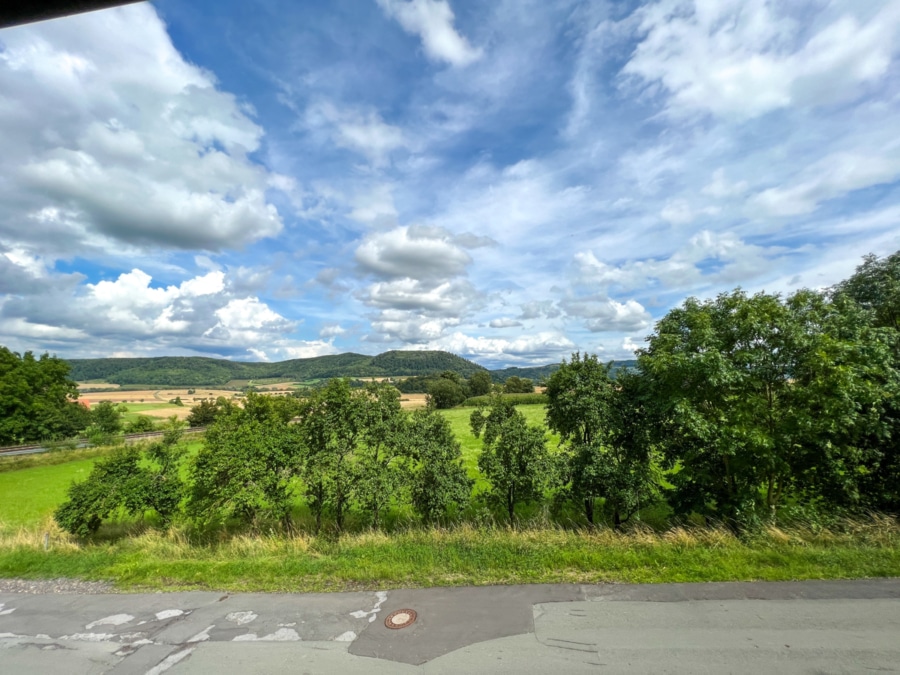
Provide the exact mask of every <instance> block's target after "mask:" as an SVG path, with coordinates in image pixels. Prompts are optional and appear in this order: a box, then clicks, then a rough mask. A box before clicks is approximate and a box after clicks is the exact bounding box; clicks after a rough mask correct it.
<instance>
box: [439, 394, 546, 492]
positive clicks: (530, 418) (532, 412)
mask: <svg viewBox="0 0 900 675" xmlns="http://www.w3.org/2000/svg"><path fill="white" fill-rule="evenodd" d="M473 410H474V408H453V409H451V410H442V411H441V414H442V415H443V416H444V417H446V418H447V421H449V422H450V427H451V428H452V429H453V435H454V436H456V440H458V441H459V444H460V446H461V448H462V453H463V462H464V463H465V466H466V471H467V472H468V473H469V478H473V479H475V491H476V492H478V491H481V490H483V489H484V488H485V487H487V481H485V480H484V478H483V477H482V476H481V472H480V471H478V455H479V453H480V452H481V439H478V438H475V436H474V435H473V434H472V429H471V428H470V427H469V419H470V418H471V416H472V411H473ZM516 410H518V411H519V412H521V413H522V414H523V415H524V416H525V419H526V420H527V422H528V424H530V425H533V426H545V420H544V416H545V414H546V410H547V409H546V407H545V406H542V405H520V406H516ZM558 445H559V437H558V436H557V435H556V434H551V433H549V432H548V433H547V447H548V448H550V451H551V452H553V451H555V450H556V448H557V446H558Z"/></svg>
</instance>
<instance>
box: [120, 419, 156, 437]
mask: <svg viewBox="0 0 900 675" xmlns="http://www.w3.org/2000/svg"><path fill="white" fill-rule="evenodd" d="M155 428H156V423H155V422H154V421H153V418H152V417H148V416H147V415H138V416H137V417H136V418H135V419H134V420H132V421H131V422H127V423H126V424H125V433H126V434H142V433H146V432H148V431H153V430H154V429H155Z"/></svg>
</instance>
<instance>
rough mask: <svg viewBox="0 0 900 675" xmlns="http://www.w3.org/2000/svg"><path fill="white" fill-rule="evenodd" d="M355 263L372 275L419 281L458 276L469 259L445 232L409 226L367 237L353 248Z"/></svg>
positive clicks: (470, 260)
mask: <svg viewBox="0 0 900 675" xmlns="http://www.w3.org/2000/svg"><path fill="white" fill-rule="evenodd" d="M356 261H357V263H359V265H360V267H361V268H362V269H363V270H364V271H366V272H369V273H372V274H375V275H376V276H380V277H384V278H394V279H396V278H403V277H406V278H410V279H416V280H419V281H422V280H433V279H446V278H448V277H454V276H457V275H459V274H462V273H463V272H464V271H465V269H466V266H467V265H469V263H471V262H472V258H471V256H470V255H469V254H468V253H466V252H465V251H464V250H463V249H462V247H461V246H459V245H458V244H456V243H455V242H454V237H453V236H452V235H451V234H450V233H449V232H448V231H446V230H443V229H441V228H429V227H415V226H412V227H399V228H396V229H394V230H391V231H389V232H381V233H377V234H374V235H372V236H370V237H368V238H367V239H366V240H364V241H363V242H362V244H360V246H359V248H357V249H356Z"/></svg>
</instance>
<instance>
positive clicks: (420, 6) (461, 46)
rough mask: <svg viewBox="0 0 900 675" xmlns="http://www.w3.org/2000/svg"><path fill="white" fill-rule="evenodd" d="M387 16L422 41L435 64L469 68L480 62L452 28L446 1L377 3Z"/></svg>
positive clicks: (478, 55)
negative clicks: (468, 66) (441, 62)
mask: <svg viewBox="0 0 900 675" xmlns="http://www.w3.org/2000/svg"><path fill="white" fill-rule="evenodd" d="M376 1H377V2H378V5H379V6H380V7H381V9H382V10H383V11H384V13H385V14H386V15H387V16H389V17H391V18H392V19H395V20H396V21H397V22H398V23H399V24H400V25H401V26H402V27H403V30H405V31H406V32H407V33H409V34H410V35H418V36H419V38H420V39H421V40H422V47H423V48H424V49H425V54H426V55H427V56H428V58H429V59H431V60H433V61H443V62H445V63H449V64H450V65H452V66H467V65H469V64H470V63H472V62H474V61H477V60H478V59H479V58H481V50H480V49H475V48H473V47H472V46H471V45H470V44H469V42H468V40H466V38H465V37H463V36H462V35H460V34H459V33H458V32H457V30H456V28H455V27H454V26H453V21H454V18H455V17H454V15H453V9H451V7H450V3H449V2H447V0H409V1H407V0H376Z"/></svg>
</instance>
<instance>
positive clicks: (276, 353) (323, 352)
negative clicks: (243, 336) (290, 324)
mask: <svg viewBox="0 0 900 675" xmlns="http://www.w3.org/2000/svg"><path fill="white" fill-rule="evenodd" d="M247 351H248V352H249V353H250V354H252V355H253V356H254V357H256V358H257V359H259V360H260V361H284V360H288V359H312V358H315V357H317V356H329V355H331V354H338V353H340V350H339V349H337V348H336V347H335V346H334V345H333V344H332V340H291V341H288V340H275V341H273V342H271V343H270V344H269V345H268V346H267V347H265V348H264V349H257V348H254V347H250V348H248V349H247Z"/></svg>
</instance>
